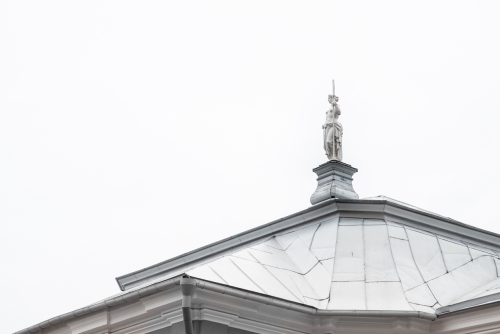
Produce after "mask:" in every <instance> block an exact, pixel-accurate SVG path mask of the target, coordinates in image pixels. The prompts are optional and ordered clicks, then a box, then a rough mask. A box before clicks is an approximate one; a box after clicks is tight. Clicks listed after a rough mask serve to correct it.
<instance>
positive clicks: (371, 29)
mask: <svg viewBox="0 0 500 334" xmlns="http://www.w3.org/2000/svg"><path fill="white" fill-rule="evenodd" d="M499 9H500V2H498V1H491V2H486V1H468V2H463V1H430V2H425V1H413V2H410V1H404V2H402V1H391V2H382V1H378V2H375V1H364V2H362V1H342V2H334V1H302V2H297V1H252V2H250V1H234V0H233V1H200V2H194V1H106V2H103V1H7V0H4V1H1V2H0V223H1V234H0V238H1V240H0V263H1V267H2V273H1V275H0V285H1V286H2V287H3V293H2V298H3V300H2V303H1V308H2V309H1V311H0V312H1V314H2V315H3V317H2V321H1V323H0V327H1V328H0V331H1V332H5V333H9V332H14V331H17V330H21V329H23V328H25V327H28V326H31V325H34V324H36V323H38V322H40V321H43V320H46V319H48V318H50V317H53V316H56V315H60V314H62V313H65V312H68V311H71V310H74V309H76V308H79V307H83V306H85V305H87V304H89V303H91V302H94V301H96V300H99V299H102V298H104V297H107V296H108V295H112V294H115V293H117V292H118V291H119V289H118V286H117V284H116V282H115V280H114V278H115V277H117V276H120V275H123V274H126V273H129V272H131V271H134V270H137V269H140V268H143V267H145V266H148V265H152V264H155V263H157V262H160V261H163V260H166V259H168V258H170V257H173V256H176V255H179V254H181V253H183V252H187V251H190V250H192V249H194V248H197V247H200V246H203V245H205V244H208V243H211V242H214V241H217V240H219V239H222V238H226V237H228V236H231V235H233V234H236V233H239V232H242V231H244V230H247V229H250V228H253V227H256V226H258V225H261V224H264V223H267V222H269V221H272V220H274V219H277V218H281V217H283V216H285V215H288V214H291V213H294V212H297V211H300V210H303V209H306V208H307V207H309V206H310V204H309V197H310V195H311V194H312V192H313V191H314V189H315V186H316V181H315V174H313V172H312V171H311V170H312V168H314V167H316V166H317V165H319V164H321V163H323V162H326V158H325V156H324V153H323V149H322V130H321V125H322V124H323V121H324V116H325V111H326V110H327V109H328V102H327V95H328V94H329V93H330V90H331V79H332V78H335V81H336V84H337V95H339V96H340V101H339V104H340V106H341V108H342V116H341V118H340V121H341V122H342V124H343V126H344V162H346V163H349V164H351V165H353V166H355V167H357V168H358V169H359V172H358V173H357V174H356V175H355V181H354V188H355V190H356V191H357V192H358V194H359V195H360V196H361V197H368V196H375V195H381V194H382V195H386V196H389V197H392V198H395V199H398V200H401V201H404V202H407V203H411V204H413V205H415V206H419V207H422V208H424V209H427V210H430V211H434V212H437V213H439V214H442V215H445V216H449V217H452V218H454V219H457V220H459V221H461V222H464V223H467V224H471V225H474V226H477V227H480V228H483V229H487V230H490V231H494V232H497V233H500V223H499V215H498V213H497V212H496V208H497V207H498V189H499V187H500V180H499V177H498V175H499V170H500V159H499V157H498V155H499V143H500V130H499V129H500V115H499V111H500V108H499V101H498V96H499V91H500V62H499V59H500V46H499V33H500V20H499V19H498V17H499V14H500V11H499Z"/></svg>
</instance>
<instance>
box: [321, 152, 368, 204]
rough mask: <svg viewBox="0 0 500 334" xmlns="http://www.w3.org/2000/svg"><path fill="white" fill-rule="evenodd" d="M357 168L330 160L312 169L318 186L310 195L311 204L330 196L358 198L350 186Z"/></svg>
mask: <svg viewBox="0 0 500 334" xmlns="http://www.w3.org/2000/svg"><path fill="white" fill-rule="evenodd" d="M357 171H358V170H357V169H356V168H354V167H352V166H351V165H348V164H345V163H343V162H340V161H336V160H331V161H328V162H327V163H324V164H322V165H319V166H318V167H316V168H314V169H313V172H315V173H316V174H317V175H318V178H317V180H318V187H317V188H316V191H315V192H314V194H312V196H311V204H313V205H314V204H318V203H320V202H323V201H326V200H327V199H330V198H342V199H359V196H358V194H356V192H355V191H354V188H353V187H352V176H353V175H354V173H356V172H357Z"/></svg>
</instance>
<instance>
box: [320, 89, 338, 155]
mask: <svg viewBox="0 0 500 334" xmlns="http://www.w3.org/2000/svg"><path fill="white" fill-rule="evenodd" d="M332 84H333V94H331V95H328V102H329V103H330V104H331V105H332V109H330V110H328V111H327V112H326V120H325V124H324V125H323V147H324V148H325V154H326V156H327V157H328V160H337V161H342V132H343V130H342V124H340V122H339V116H340V114H341V112H340V107H339V105H338V103H337V102H338V101H339V97H338V96H336V95H335V80H332Z"/></svg>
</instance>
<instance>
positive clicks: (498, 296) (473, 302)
mask: <svg viewBox="0 0 500 334" xmlns="http://www.w3.org/2000/svg"><path fill="white" fill-rule="evenodd" d="M495 302H500V292H499V293H494V294H491V295H487V296H483V297H478V298H474V299H469V300H466V301H464V302H460V303H456V304H452V305H448V306H443V307H440V308H438V309H437V310H436V314H437V315H438V316H442V315H445V314H448V313H452V312H457V311H461V310H465V309H469V308H473V307H478V306H483V305H485V304H490V303H495Z"/></svg>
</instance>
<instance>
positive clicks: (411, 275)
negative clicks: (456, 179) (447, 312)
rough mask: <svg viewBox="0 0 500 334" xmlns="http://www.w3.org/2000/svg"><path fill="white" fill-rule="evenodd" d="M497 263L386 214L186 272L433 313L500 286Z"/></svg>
mask: <svg viewBox="0 0 500 334" xmlns="http://www.w3.org/2000/svg"><path fill="white" fill-rule="evenodd" d="M476 248H477V247H476ZM472 251H475V252H476V255H477V256H476V257H475V258H474V256H471V252H472ZM497 266H498V267H500V259H499V258H498V256H497V255H496V254H495V253H494V252H493V251H491V250H488V249H481V250H479V249H475V250H474V249H472V248H470V246H468V245H467V244H465V243H463V242H461V241H460V240H453V239H450V238H443V237H441V236H437V235H435V234H432V233H429V232H427V231H422V230H418V229H416V228H413V227H412V228H409V227H407V226H403V225H400V224H397V223H395V222H389V223H387V222H386V221H385V220H381V219H363V218H332V219H328V220H326V221H323V222H321V223H319V224H313V225H310V226H307V227H305V228H297V229H290V230H289V231H286V232H284V233H278V234H276V235H275V236H273V237H271V238H269V239H267V240H265V241H264V242H261V243H259V244H256V245H252V246H250V247H248V248H247V249H246V250H239V251H238V252H235V253H234V254H227V255H225V256H223V257H221V258H219V259H216V260H214V261H212V262H208V263H206V264H204V265H201V266H195V267H193V268H192V269H189V270H187V271H186V272H187V273H188V274H189V275H192V276H194V277H198V278H201V279H206V280H210V281H213V282H217V283H221V284H228V285H231V286H234V287H237V288H241V289H245V290H250V291H254V292H256V293H261V294H266V295H269V296H274V297H278V298H282V299H286V300H289V301H293V302H296V303H302V304H305V305H309V306H312V307H316V308H319V309H323V310H352V309H355V310H387V311H389V310H390V311H425V312H430V313H434V312H435V308H437V307H441V306H445V305H450V304H454V303H457V302H460V301H463V300H467V299H471V298H476V297H478V296H484V295H488V294H493V293H496V292H500V278H499V274H498V272H499V271H498V270H497Z"/></svg>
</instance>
